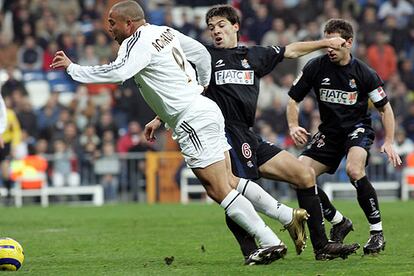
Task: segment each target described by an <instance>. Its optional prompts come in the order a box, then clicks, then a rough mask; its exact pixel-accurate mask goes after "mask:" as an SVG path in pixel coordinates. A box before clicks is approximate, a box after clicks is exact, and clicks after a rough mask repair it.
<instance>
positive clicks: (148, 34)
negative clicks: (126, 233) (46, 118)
mask: <svg viewBox="0 0 414 276" xmlns="http://www.w3.org/2000/svg"><path fill="white" fill-rule="evenodd" d="M108 21H109V24H110V27H109V32H110V33H111V34H112V36H113V38H114V39H115V40H116V41H117V42H118V43H119V44H120V48H119V51H118V56H117V58H116V60H115V61H114V62H111V63H110V64H106V65H99V66H80V65H78V64H74V63H72V62H71V60H70V59H69V58H68V57H67V56H66V55H65V53H64V52H63V51H58V52H57V53H56V55H55V57H54V59H53V62H52V65H51V67H52V68H59V67H64V68H65V69H66V71H67V72H68V74H69V75H70V76H71V77H72V78H73V79H74V80H76V81H79V82H82V83H119V82H123V81H125V80H127V79H129V78H131V77H134V79H135V82H136V84H137V86H138V87H139V88H140V91H141V93H142V96H143V98H144V99H145V101H146V102H147V103H148V105H149V106H150V107H151V108H152V109H153V110H154V112H155V113H156V114H157V116H158V117H159V118H160V119H161V120H162V121H163V122H165V123H166V124H167V125H168V126H169V127H170V128H171V129H172V130H173V138H174V139H175V140H176V141H177V142H178V143H179V145H180V148H181V152H182V154H183V156H184V158H185V161H186V163H187V165H188V166H189V167H190V168H191V169H192V170H193V172H194V174H195V175H196V176H197V177H198V179H199V180H200V181H201V183H202V184H203V186H204V187H205V189H206V191H207V194H208V195H209V196H210V197H211V198H212V199H214V200H215V201H216V202H217V203H219V204H220V206H222V207H223V208H224V209H225V212H226V213H227V215H228V216H230V217H231V218H232V219H233V220H234V221H235V222H236V223H238V224H239V225H240V226H241V227H243V228H244V229H245V230H246V231H247V232H248V233H249V234H251V235H252V236H254V237H256V239H257V242H258V243H259V245H260V248H259V249H258V250H257V251H255V252H253V253H252V254H251V256H250V257H249V258H252V259H253V260H254V259H255V258H258V259H260V260H261V261H262V260H263V259H265V260H267V261H268V262H269V263H270V262H272V261H274V260H276V259H279V258H280V257H282V256H283V255H284V254H285V253H286V247H285V246H284V245H283V243H282V242H281V241H280V239H279V238H278V237H277V236H276V234H275V233H274V232H273V231H272V230H271V229H270V228H269V227H268V226H267V225H266V224H265V223H264V221H263V220H262V219H261V218H260V217H259V215H258V214H257V213H256V211H255V210H254V207H253V205H252V204H251V203H250V201H248V200H247V199H246V198H245V197H244V196H242V195H241V194H240V193H239V192H237V191H236V190H234V189H232V187H231V186H230V178H229V177H230V174H231V162H230V158H229V153H228V150H229V149H230V145H229V144H228V143H227V140H226V137H225V133H224V118H223V115H222V113H221V111H220V109H219V107H218V106H217V105H216V103H214V102H213V101H211V100H210V99H208V98H206V97H204V96H202V95H201V92H202V91H203V90H204V88H205V87H206V86H207V85H208V84H209V81H210V74H211V58H210V55H209V53H208V51H207V50H206V48H205V47H204V46H203V45H201V44H200V43H199V42H197V41H195V40H193V39H192V38H189V37H187V36H185V35H183V34H181V33H180V32H178V31H176V30H174V29H172V28H170V27H166V26H156V25H151V24H148V23H146V21H145V18H144V12H143V10H142V8H141V7H140V6H139V5H138V4H137V3H136V2H135V1H122V2H119V3H117V4H115V5H114V6H112V8H111V10H110V12H109V18H108ZM187 60H188V61H190V62H192V63H193V64H195V66H196V70H197V74H198V80H197V79H196V74H195V71H194V69H193V68H192V66H191V65H190V63H189V62H188V61H187Z"/></svg>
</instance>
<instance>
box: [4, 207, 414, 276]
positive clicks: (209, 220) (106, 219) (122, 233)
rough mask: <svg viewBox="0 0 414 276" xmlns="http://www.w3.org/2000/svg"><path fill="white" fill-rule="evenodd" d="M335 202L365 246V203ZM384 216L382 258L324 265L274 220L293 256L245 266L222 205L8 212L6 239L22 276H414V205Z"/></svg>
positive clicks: (352, 239) (385, 211)
mask: <svg viewBox="0 0 414 276" xmlns="http://www.w3.org/2000/svg"><path fill="white" fill-rule="evenodd" d="M335 204H336V206H337V207H338V209H340V210H341V211H342V213H344V214H345V215H347V216H349V217H350V218H351V219H352V221H353V223H354V228H355V231H354V232H351V233H350V235H349V236H348V237H347V238H346V240H345V241H346V242H358V243H360V244H361V246H363V245H364V243H365V242H366V241H367V239H368V224H367V223H366V221H365V217H364V216H363V214H362V211H361V210H360V209H359V206H358V204H357V202H356V201H340V202H335ZM290 205H291V206H296V203H291V204H290ZM381 211H382V216H383V220H384V222H383V226H384V229H385V238H386V240H387V246H386V250H385V251H384V252H383V253H381V254H380V255H378V256H368V257H367V256H365V257H362V249H359V250H358V254H356V255H352V256H350V257H349V258H348V259H346V260H342V259H337V260H332V261H325V262H316V261H315V260H314V256H313V253H312V246H311V245H310V242H308V243H309V247H308V248H306V250H305V252H304V253H303V254H302V255H300V256H296V254H295V249H294V246H293V243H292V242H291V240H290V238H289V235H288V233H287V232H279V229H280V228H282V226H281V225H280V223H278V222H276V221H272V220H269V219H267V218H266V219H265V220H266V222H267V223H268V224H269V225H270V226H271V227H272V229H274V230H275V231H276V233H277V234H278V235H279V237H280V238H281V239H282V240H283V241H284V242H285V244H287V245H288V248H289V249H288V255H287V257H286V258H285V259H283V260H278V261H276V262H274V263H273V264H271V265H267V266H252V267H246V266H243V265H242V263H243V259H242V257H241V254H240V251H239V248H238V245H237V244H236V241H235V239H234V238H233V237H232V235H231V234H230V232H229V231H228V230H227V228H226V226H225V223H224V214H223V211H222V210H221V208H220V207H218V205H216V204H213V205H204V204H190V205H152V206H151V205H143V204H128V205H109V206H104V207H99V208H96V207H84V206H82V207H72V206H52V207H49V208H41V207H37V206H31V207H24V208H21V209H16V208H4V207H3V208H1V210H0V221H1V224H0V233H1V234H0V235H1V236H8V237H12V238H14V239H16V240H17V241H19V242H20V243H21V244H22V246H23V248H24V251H25V257H26V258H25V262H24V264H23V267H22V268H21V270H19V272H18V273H22V274H26V273H30V274H31V275H335V276H337V275H369V274H370V275H414V243H413V242H412V239H413V230H414V201H410V202H384V201H383V202H381ZM329 229H330V225H327V233H328V231H329ZM172 257H174V260H173V261H172V262H171V260H172ZM167 262H168V263H170V262H171V263H170V264H169V265H167Z"/></svg>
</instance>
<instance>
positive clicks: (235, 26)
mask: <svg viewBox="0 0 414 276" xmlns="http://www.w3.org/2000/svg"><path fill="white" fill-rule="evenodd" d="M233 28H234V30H235V31H236V32H238V31H239V30H240V26H239V24H238V23H235V24H234V25H233Z"/></svg>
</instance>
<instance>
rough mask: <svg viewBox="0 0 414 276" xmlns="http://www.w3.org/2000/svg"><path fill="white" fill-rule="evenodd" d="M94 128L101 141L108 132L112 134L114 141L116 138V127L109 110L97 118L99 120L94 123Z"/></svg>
mask: <svg viewBox="0 0 414 276" xmlns="http://www.w3.org/2000/svg"><path fill="white" fill-rule="evenodd" d="M95 128H96V134H97V135H98V136H99V137H101V138H102V139H103V136H104V133H105V132H106V131H110V132H111V133H112V137H114V138H115V139H117V138H118V127H117V125H116V123H115V122H114V118H113V116H112V112H111V111H110V110H108V111H105V112H103V113H102V114H101V115H100V116H99V120H98V122H97V123H96V125H95Z"/></svg>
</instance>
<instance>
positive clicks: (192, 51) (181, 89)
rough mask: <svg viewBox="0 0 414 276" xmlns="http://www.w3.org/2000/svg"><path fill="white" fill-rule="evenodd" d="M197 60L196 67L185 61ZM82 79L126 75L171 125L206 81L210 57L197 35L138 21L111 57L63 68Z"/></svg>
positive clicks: (106, 80) (120, 78)
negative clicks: (93, 63) (111, 59)
mask: <svg viewBox="0 0 414 276" xmlns="http://www.w3.org/2000/svg"><path fill="white" fill-rule="evenodd" d="M189 61H190V62H191V63H193V64H194V65H195V66H196V70H197V76H198V80H197V78H196V72H195V70H194V69H193V67H192V66H191V64H190V63H189ZM67 72H68V73H69V74H70V75H71V77H72V78H73V79H74V80H76V81H79V82H82V83H117V82H123V81H125V80H127V79H129V78H131V77H133V78H134V79H135V83H136V84H137V86H138V87H139V88H140V91H141V93H142V96H143V98H144V99H145V101H146V102H147V103H148V105H149V106H150V107H151V108H152V109H153V110H154V112H155V113H156V114H157V115H158V116H159V117H160V118H161V119H162V120H163V121H164V122H166V123H167V124H168V125H169V126H170V127H173V128H174V127H175V126H176V124H177V122H178V120H179V119H180V115H181V114H183V112H184V111H185V110H186V109H187V107H189V106H190V105H191V103H192V102H193V101H194V100H195V97H196V96H197V95H199V94H200V93H201V92H202V91H203V86H207V85H208V84H209V82H210V74H211V58H210V54H209V53H208V51H207V49H206V48H205V47H204V46H203V45H202V44H201V43H199V42H197V41H196V40H194V39H192V38H190V37H187V36H185V35H183V34H181V33H180V32H178V31H176V30H174V29H172V28H170V27H166V26H156V25H151V24H145V25H142V26H141V27H139V28H138V29H137V31H136V32H135V33H134V34H133V35H131V36H130V37H128V38H127V39H125V40H124V41H123V42H122V44H121V46H120V48H119V51H118V56H117V58H116V60H115V61H114V62H112V63H110V64H106V65H99V66H80V65H78V64H74V63H72V64H71V65H69V67H68V68H67Z"/></svg>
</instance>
